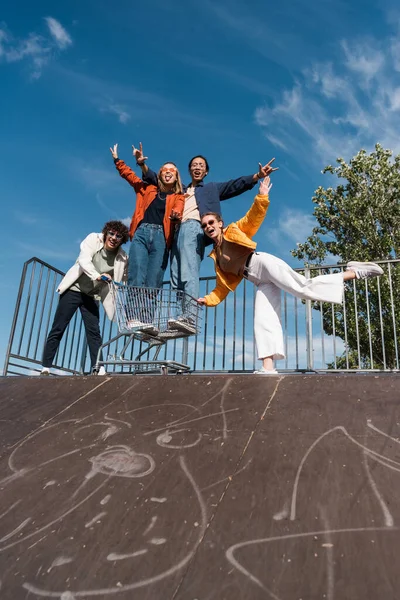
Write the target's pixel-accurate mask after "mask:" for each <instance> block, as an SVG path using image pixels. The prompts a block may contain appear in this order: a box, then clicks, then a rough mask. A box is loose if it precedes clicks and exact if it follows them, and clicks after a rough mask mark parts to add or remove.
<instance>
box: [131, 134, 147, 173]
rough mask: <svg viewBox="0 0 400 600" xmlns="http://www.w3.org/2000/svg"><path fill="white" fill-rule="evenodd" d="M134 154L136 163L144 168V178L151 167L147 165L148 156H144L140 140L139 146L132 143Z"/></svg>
mask: <svg viewBox="0 0 400 600" xmlns="http://www.w3.org/2000/svg"><path fill="white" fill-rule="evenodd" d="M132 154H133V156H134V157H135V158H136V164H137V165H138V166H139V167H140V168H141V169H142V175H143V178H144V177H145V175H146V174H147V171H148V170H149V167H148V166H147V165H146V160H147V159H148V156H144V154H143V144H142V142H139V148H135V146H134V145H133V144H132Z"/></svg>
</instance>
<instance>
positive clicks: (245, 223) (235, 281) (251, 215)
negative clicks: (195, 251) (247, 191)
mask: <svg viewBox="0 0 400 600" xmlns="http://www.w3.org/2000/svg"><path fill="white" fill-rule="evenodd" d="M268 206H269V199H268V196H261V195H259V194H258V195H257V196H256V197H255V198H254V202H253V204H252V205H251V207H250V210H249V211H248V212H247V213H246V214H245V216H244V217H242V218H241V219H239V221H237V222H236V223H231V224H230V225H228V227H226V228H225V229H224V230H223V233H222V235H223V237H224V240H226V241H227V242H233V243H234V244H239V245H240V246H245V247H246V248H251V250H255V249H256V247H257V244H256V242H253V240H252V239H251V238H252V237H253V236H255V234H256V233H257V231H258V230H259V228H260V225H261V223H262V222H263V221H264V218H265V215H266V214H267V210H268ZM209 256H210V257H211V258H212V259H214V262H215V271H216V275H217V285H216V287H215V288H214V289H213V291H212V292H210V293H209V294H207V296H204V299H205V301H206V305H207V306H216V305H217V304H219V303H220V302H222V300H224V299H225V298H226V296H227V295H228V294H229V292H233V290H235V289H236V288H237V286H238V285H239V283H240V282H241V281H242V279H243V275H235V274H234V273H225V272H224V271H221V269H220V268H219V265H218V263H217V257H216V253H215V249H214V250H212V251H211V253H210V255H209Z"/></svg>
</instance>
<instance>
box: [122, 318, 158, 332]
mask: <svg viewBox="0 0 400 600" xmlns="http://www.w3.org/2000/svg"><path fill="white" fill-rule="evenodd" d="M126 327H127V328H128V329H141V330H143V331H147V330H148V329H154V327H153V325H152V324H151V323H143V321H139V319H131V320H130V321H127V323H126Z"/></svg>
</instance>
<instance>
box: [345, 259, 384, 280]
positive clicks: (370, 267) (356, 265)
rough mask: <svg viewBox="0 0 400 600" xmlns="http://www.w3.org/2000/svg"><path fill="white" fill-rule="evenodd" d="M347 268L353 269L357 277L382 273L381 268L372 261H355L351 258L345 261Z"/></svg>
mask: <svg viewBox="0 0 400 600" xmlns="http://www.w3.org/2000/svg"><path fill="white" fill-rule="evenodd" d="M347 270H348V271H353V273H355V274H356V278H357V279H367V278H368V277H379V276H380V275H382V274H383V269H381V267H380V266H379V265H377V264H376V263H374V262H357V261H355V260H351V261H350V262H348V263H347Z"/></svg>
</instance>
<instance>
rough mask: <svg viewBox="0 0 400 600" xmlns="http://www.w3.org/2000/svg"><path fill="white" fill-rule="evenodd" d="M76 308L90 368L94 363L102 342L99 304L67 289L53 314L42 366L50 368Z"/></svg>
mask: <svg viewBox="0 0 400 600" xmlns="http://www.w3.org/2000/svg"><path fill="white" fill-rule="evenodd" d="M78 308H79V310H80V311H81V315H82V319H83V324H84V326H85V330H86V338H87V343H88V346H89V352H90V363H91V366H92V368H93V366H94V365H95V364H96V360H97V353H98V351H99V348H100V346H101V342H102V340H101V335H100V313H99V304H98V302H96V300H95V299H94V298H92V297H91V296H88V295H87V294H82V293H81V292H74V291H72V290H67V291H66V292H64V293H63V294H61V296H60V301H59V303H58V306H57V310H56V314H55V315H54V321H53V326H52V328H51V331H50V333H49V335H48V337H47V341H46V345H45V347H44V351H43V360H42V364H43V366H44V367H47V368H50V367H51V366H52V364H53V360H54V356H55V354H56V352H57V349H58V346H59V345H60V342H61V338H62V336H63V334H64V331H65V330H66V328H67V326H68V323H69V322H70V321H71V319H72V317H73V316H74V314H75V313H76V311H77V310H78Z"/></svg>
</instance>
